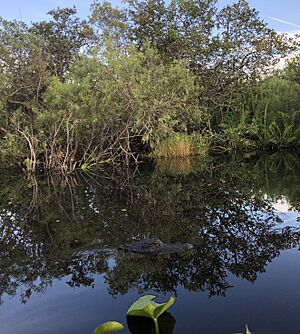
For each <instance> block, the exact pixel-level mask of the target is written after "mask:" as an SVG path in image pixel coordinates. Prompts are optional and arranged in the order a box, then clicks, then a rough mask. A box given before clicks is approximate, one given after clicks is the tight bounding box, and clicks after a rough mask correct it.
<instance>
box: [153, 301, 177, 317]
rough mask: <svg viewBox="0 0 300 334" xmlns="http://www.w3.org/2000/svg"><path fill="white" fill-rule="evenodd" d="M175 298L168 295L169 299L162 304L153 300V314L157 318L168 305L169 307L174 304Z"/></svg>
mask: <svg viewBox="0 0 300 334" xmlns="http://www.w3.org/2000/svg"><path fill="white" fill-rule="evenodd" d="M174 301H175V298H174V297H170V299H169V301H168V302H166V303H163V304H158V303H155V302H153V304H154V315H155V318H156V319H157V318H158V317H159V316H160V315H162V314H163V313H164V312H165V311H166V310H167V309H168V308H169V307H171V306H172V305H173V304H174Z"/></svg>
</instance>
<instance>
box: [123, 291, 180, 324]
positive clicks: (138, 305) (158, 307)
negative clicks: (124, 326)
mask: <svg viewBox="0 0 300 334" xmlns="http://www.w3.org/2000/svg"><path fill="white" fill-rule="evenodd" d="M155 298H156V296H153V295H146V296H143V297H141V298H139V299H138V300H136V301H135V302H134V303H133V304H132V305H131V306H130V308H129V309H128V311H127V315H133V316H141V317H148V318H152V319H157V318H158V317H159V316H160V315H161V314H163V313H164V312H165V311H166V310H167V309H168V308H169V307H170V306H171V305H173V303H174V301H175V299H174V297H171V298H170V300H169V301H168V302H166V303H162V304H159V303H156V302H154V301H153V299H155Z"/></svg>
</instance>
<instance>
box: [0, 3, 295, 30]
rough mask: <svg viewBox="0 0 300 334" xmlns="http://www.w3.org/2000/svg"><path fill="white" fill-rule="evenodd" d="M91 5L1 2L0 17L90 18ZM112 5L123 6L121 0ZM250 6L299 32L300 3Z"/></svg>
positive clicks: (278, 24) (270, 20) (267, 18)
mask: <svg viewBox="0 0 300 334" xmlns="http://www.w3.org/2000/svg"><path fill="white" fill-rule="evenodd" d="M1 2H2V3H1ZM92 2H93V0H0V3H1V4H0V16H2V17H4V18H6V19H20V18H22V19H23V20H24V21H27V22H30V21H39V20H43V19H47V15H46V12H47V11H49V10H50V9H53V8H57V7H58V6H59V7H66V6H72V5H73V4H74V5H75V6H76V7H77V9H78V13H79V15H80V16H87V15H88V14H89V8H90V5H91V3H92ZM111 2H112V3H113V4H119V5H120V4H121V1H120V0H112V1H111ZM230 2H232V0H219V5H220V6H223V5H224V4H227V3H230ZM249 3H250V5H251V6H252V7H255V8H256V9H258V10H259V12H260V16H261V17H262V18H263V19H264V20H265V21H267V22H268V23H269V25H270V26H271V27H272V28H274V29H276V30H278V31H282V32H294V31H297V30H298V31H299V30H300V16H299V13H300V0H284V1H283V0H249ZM276 19H277V20H276ZM278 20H282V21H286V22H288V23H290V24H288V23H283V22H280V21H278Z"/></svg>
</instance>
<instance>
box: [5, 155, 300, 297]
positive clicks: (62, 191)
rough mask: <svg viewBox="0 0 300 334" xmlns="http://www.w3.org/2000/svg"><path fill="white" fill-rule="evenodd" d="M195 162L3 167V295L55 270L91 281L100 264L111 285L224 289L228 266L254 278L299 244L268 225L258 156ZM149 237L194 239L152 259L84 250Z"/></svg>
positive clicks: (30, 288)
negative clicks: (40, 171) (130, 167)
mask: <svg viewBox="0 0 300 334" xmlns="http://www.w3.org/2000/svg"><path fill="white" fill-rule="evenodd" d="M272 159H274V158H272ZM266 165H267V163H265V164H264V165H263V168H265V166H266ZM190 166H191V165H189V168H190ZM203 166H205V167H203ZM168 168H170V166H169V167H168ZM172 168H174V166H173V165H172ZM193 168H194V172H192V173H190V174H189V175H186V174H185V173H182V172H181V173H179V175H176V173H168V176H166V175H164V174H163V169H162V168H159V169H157V171H155V170H151V171H149V170H144V171H142V172H140V173H139V174H137V175H136V176H135V177H134V178H130V177H128V175H127V176H126V178H125V179H123V178H122V175H120V174H118V175H116V176H115V178H114V179H109V178H105V177H101V178H100V177H99V178H97V180H91V179H85V180H80V179H74V178H73V179H65V180H63V181H61V180H57V179H53V178H51V179H50V178H40V179H39V180H37V179H34V178H31V179H22V178H21V177H15V176H12V175H3V176H2V177H1V183H2V188H1V190H0V203H1V204H0V265H1V273H0V295H3V294H4V293H6V294H8V295H11V296H12V295H14V294H15V293H16V290H17V288H18V287H22V291H24V293H23V295H22V298H23V300H24V301H25V300H26V299H27V298H29V297H30V295H31V294H32V293H33V292H42V291H44V289H46V287H47V286H49V285H51V283H52V281H53V279H55V278H62V277H65V276H67V275H68V280H69V281H68V284H69V285H70V286H73V287H75V286H80V285H86V286H89V285H92V284H93V280H94V275H95V274H98V273H105V277H106V280H107V282H108V285H109V291H110V293H112V294H118V293H126V292H127V291H128V290H129V289H131V288H136V289H138V290H139V291H143V290H146V289H153V290H156V291H160V292H165V291H174V292H176V289H177V286H178V285H182V286H184V287H185V288H186V289H189V290H193V291H197V290H207V291H208V293H209V294H210V295H214V294H225V292H226V290H227V289H228V288H229V287H230V284H229V282H228V279H227V273H228V271H230V272H232V273H233V274H234V275H236V276H238V277H242V278H245V279H247V280H250V281H255V279H256V275H257V273H258V272H262V271H263V270H264V267H265V265H266V263H267V262H268V261H271V260H272V259H273V258H274V257H276V256H278V255H279V253H280V251H281V250H283V249H286V248H290V247H292V246H294V245H296V244H297V242H298V237H299V235H298V232H296V231H293V230H291V229H284V230H281V231H278V230H276V229H274V228H273V227H274V225H275V224H276V223H277V222H279V218H278V217H277V216H276V214H275V212H273V210H272V205H271V204H272V203H271V201H270V199H272V198H273V197H270V198H269V197H267V196H265V193H264V192H263V191H262V190H261V189H266V188H267V186H266V185H265V184H262V178H261V175H262V173H263V172H262V170H261V164H260V163H259V162H256V163H255V164H251V163H250V162H245V161H241V162H238V161H235V162H227V163H225V162H224V161H223V162H222V164H219V163H214V164H213V163H210V162H205V165H203V164H199V165H197V163H195V162H193ZM181 169H182V168H181ZM281 173H283V172H282V170H281ZM283 177H285V175H283V176H282V175H281V178H283ZM124 180H125V181H124ZM274 181H275V180H274ZM290 183H293V182H291V181H290ZM28 194H30V196H29V195H28ZM272 196H273V194H272ZM294 198H295V197H294ZM149 236H158V237H159V238H160V239H162V240H164V241H166V242H178V241H180V242H190V243H193V244H194V245H195V248H194V249H193V250H192V251H189V252H184V253H182V254H172V255H171V256H169V257H156V258H151V257H139V256H131V255H127V254H123V253H121V252H120V253H118V252H116V251H115V252H109V251H107V252H106V251H95V252H92V251H88V250H89V249H95V250H96V249H100V250H101V249H116V248H117V247H118V245H120V244H121V243H124V242H130V241H132V239H134V238H142V237H149ZM112 256H113V257H114V263H115V265H114V266H109V265H108V261H109V259H110V257H112Z"/></svg>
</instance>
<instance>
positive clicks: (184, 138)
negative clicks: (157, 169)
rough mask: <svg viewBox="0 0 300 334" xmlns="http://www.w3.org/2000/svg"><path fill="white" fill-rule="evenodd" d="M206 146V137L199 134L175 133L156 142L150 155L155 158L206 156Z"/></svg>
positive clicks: (207, 144) (207, 143)
mask: <svg viewBox="0 0 300 334" xmlns="http://www.w3.org/2000/svg"><path fill="white" fill-rule="evenodd" d="M208 147H209V141H208V138H207V137H204V136H202V135H200V134H191V135H187V134H176V135H173V136H171V137H169V138H167V139H165V140H162V141H160V142H159V143H157V144H156V145H155V148H154V150H153V152H152V153H151V156H152V157H155V158H184V157H190V156H194V155H201V156H206V155H207V152H208Z"/></svg>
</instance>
